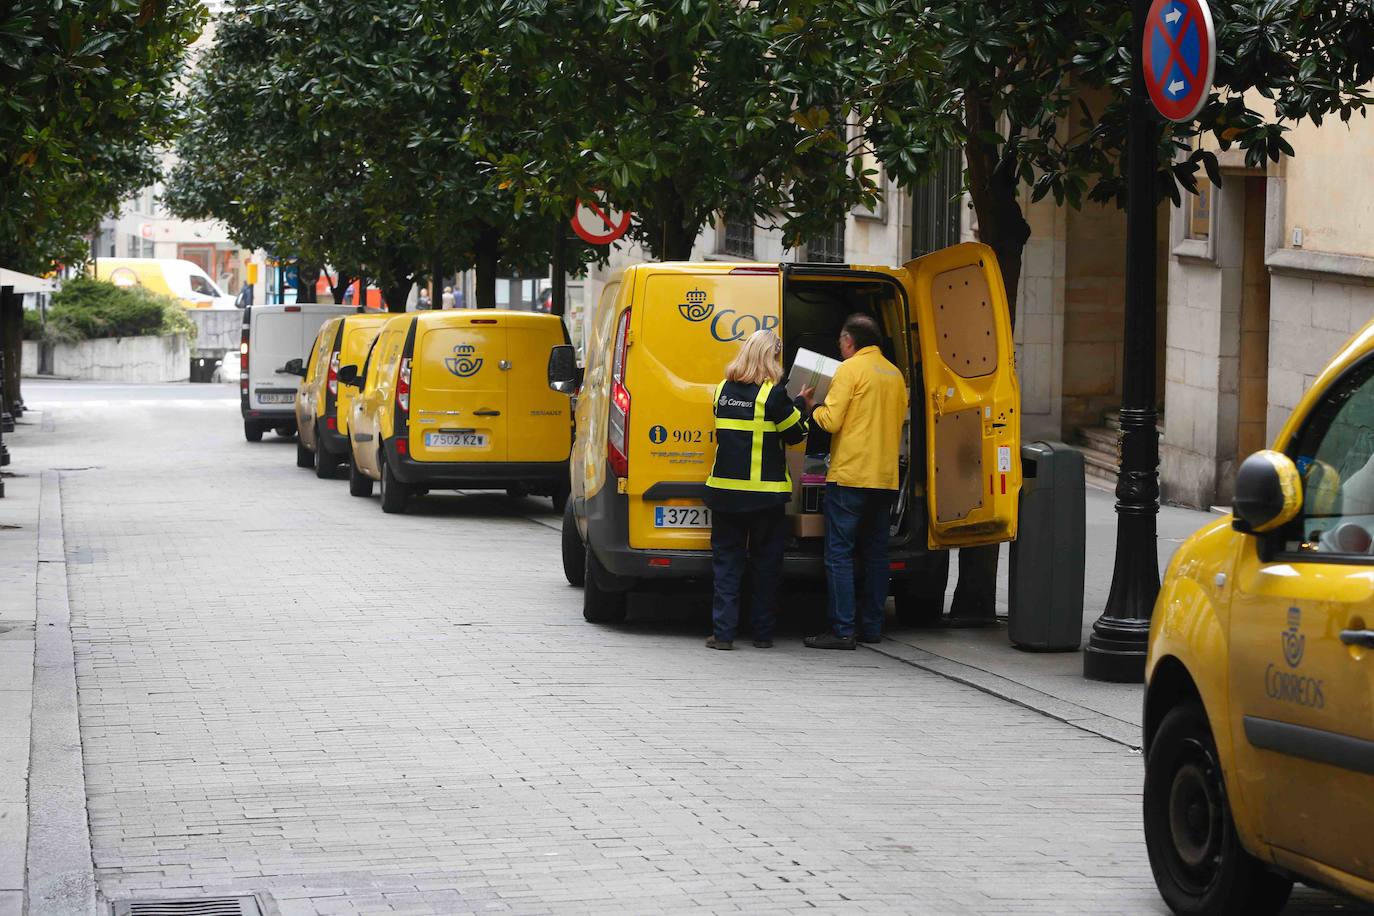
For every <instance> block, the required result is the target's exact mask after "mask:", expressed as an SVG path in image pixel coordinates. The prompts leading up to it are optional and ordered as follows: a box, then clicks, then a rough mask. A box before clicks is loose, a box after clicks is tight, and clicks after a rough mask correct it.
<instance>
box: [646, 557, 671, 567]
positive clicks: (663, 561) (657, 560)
mask: <svg viewBox="0 0 1374 916" xmlns="http://www.w3.org/2000/svg"><path fill="white" fill-rule="evenodd" d="M649 565H650V566H672V565H673V561H672V560H670V559H668V558H667V557H649Z"/></svg>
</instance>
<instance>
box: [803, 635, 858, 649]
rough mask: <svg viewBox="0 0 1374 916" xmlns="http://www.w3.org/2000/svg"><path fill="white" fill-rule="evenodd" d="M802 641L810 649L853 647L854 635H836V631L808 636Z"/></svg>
mask: <svg viewBox="0 0 1374 916" xmlns="http://www.w3.org/2000/svg"><path fill="white" fill-rule="evenodd" d="M802 642H803V643H804V644H805V645H806V648H808V649H853V648H854V637H853V636H848V637H845V636H836V635H835V634H834V633H821V634H820V635H819V636H808V637H806V639H803V640H802Z"/></svg>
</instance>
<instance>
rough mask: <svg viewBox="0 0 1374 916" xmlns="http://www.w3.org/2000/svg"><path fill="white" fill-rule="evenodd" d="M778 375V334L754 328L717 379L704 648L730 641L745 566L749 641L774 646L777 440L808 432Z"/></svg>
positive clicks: (780, 535)
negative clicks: (710, 589) (708, 629)
mask: <svg viewBox="0 0 1374 916" xmlns="http://www.w3.org/2000/svg"><path fill="white" fill-rule="evenodd" d="M781 377H782V341H781V340H779V339H778V335H777V334H774V333H773V332H772V331H755V332H754V333H753V334H751V335H750V336H749V338H748V339H747V340H746V341H745V342H744V348H743V349H741V350H740V352H739V354H738V355H737V356H736V357H735V358H734V360H732V361H731V363H730V365H729V366H727V367H726V368H725V380H724V381H722V382H721V383H720V384H719V385H717V386H716V391H715V415H716V461H715V466H714V467H713V468H712V469H711V476H710V477H709V478H707V480H706V505H707V506H708V507H709V508H710V510H711V567H712V572H713V574H714V597H713V600H712V629H713V630H714V631H715V632H714V633H712V635H711V637H710V638H709V639H707V640H706V646H707V648H710V649H733V648H734V647H735V646H734V642H735V629H736V628H737V627H738V625H739V605H740V591H741V588H740V585H741V581H742V580H743V578H744V572H745V570H746V569H748V571H749V580H750V589H749V592H750V596H749V597H750V600H749V615H750V620H751V623H752V626H753V636H754V645H755V646H756V647H757V648H760V649H769V648H772V646H773V621H774V617H775V610H776V609H775V607H774V605H775V603H776V601H777V592H778V582H779V580H781V578H782V551H783V544H784V541H785V540H786V534H787V526H786V523H787V519H786V517H785V516H784V514H783V513H784V509H785V508H786V506H787V503H788V501H789V500H790V499H791V498H792V481H791V479H790V478H789V477H788V475H787V457H786V455H785V454H784V452H783V446H784V443H786V444H789V445H790V444H794V443H797V442H800V441H802V440H803V439H805V438H806V420H805V419H803V417H802V414H801V411H800V410H798V409H797V406H796V405H795V404H793V403H792V402H791V401H790V400H789V399H788V397H787V391H786V389H784V388H780V387H778V384H777V383H778V380H779V379H780V378H781Z"/></svg>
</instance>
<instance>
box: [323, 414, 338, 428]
mask: <svg viewBox="0 0 1374 916" xmlns="http://www.w3.org/2000/svg"><path fill="white" fill-rule="evenodd" d="M324 425H325V426H328V427H329V428H330V429H334V428H336V427H337V426H338V420H337V419H336V418H335V417H325V420H324Z"/></svg>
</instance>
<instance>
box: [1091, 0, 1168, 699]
mask: <svg viewBox="0 0 1374 916" xmlns="http://www.w3.org/2000/svg"><path fill="white" fill-rule="evenodd" d="M1149 11H1150V0H1132V2H1131V32H1132V55H1131V56H1132V60H1133V63H1132V67H1131V70H1132V73H1131V101H1130V111H1129V121H1128V123H1127V128H1126V131H1127V133H1126V168H1127V176H1126V182H1127V183H1126V193H1127V197H1126V322H1125V335H1126V339H1125V365H1124V367H1123V370H1122V375H1123V378H1122V391H1121V473H1120V475H1119V477H1118V479H1117V484H1116V515H1117V525H1116V565H1115V568H1114V569H1113V572H1112V588H1111V593H1110V594H1109V596H1108V598H1107V607H1106V609H1105V610H1104V611H1103V612H1102V616H1101V617H1099V618H1098V619H1097V621H1096V622H1095V623H1094V624H1093V632H1092V636H1091V637H1089V639H1088V647H1087V649H1086V650H1085V651H1084V654H1083V676H1084V677H1086V678H1089V679H1091V680H1096V681H1118V682H1125V683H1139V682H1140V681H1142V680H1143V679H1144V676H1145V651H1146V648H1147V646H1148V642H1149V633H1150V614H1151V612H1152V611H1153V610H1154V603H1155V597H1156V596H1157V595H1158V594H1159V558H1158V551H1157V547H1156V522H1157V521H1158V516H1159V433H1158V431H1157V428H1156V426H1157V422H1158V418H1157V416H1156V411H1155V360H1156V354H1155V245H1156V228H1155V225H1156V224H1155V209H1156V203H1157V198H1156V195H1155V187H1154V185H1155V156H1156V154H1157V151H1158V149H1159V121H1158V119H1157V118H1156V116H1155V114H1154V112H1153V111H1152V110H1151V107H1150V102H1149V100H1148V98H1147V96H1146V91H1145V76H1144V73H1143V70H1142V67H1143V57H1144V55H1143V54H1142V53H1141V48H1142V38H1143V35H1144V29H1145V23H1146V17H1147V16H1148V15H1149Z"/></svg>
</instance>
